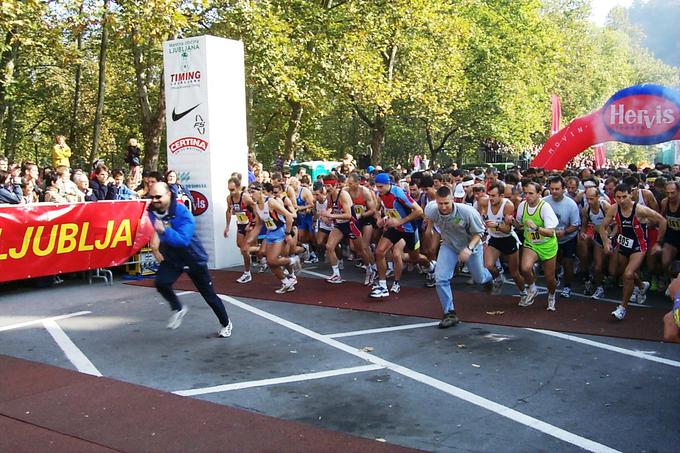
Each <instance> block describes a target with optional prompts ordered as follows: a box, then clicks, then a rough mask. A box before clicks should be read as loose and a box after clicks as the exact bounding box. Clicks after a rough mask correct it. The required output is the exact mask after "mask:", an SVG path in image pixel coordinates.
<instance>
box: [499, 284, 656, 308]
mask: <svg viewBox="0 0 680 453" xmlns="http://www.w3.org/2000/svg"><path fill="white" fill-rule="evenodd" d="M505 283H506V284H508V285H512V286H514V287H517V285H516V284H515V281H514V280H513V279H511V278H509V279H506V280H505ZM536 288H538V289H542V290H543V291H545V292H546V294H547V293H548V288H547V287H545V286H539V285H536ZM555 291H557V290H555ZM571 295H572V296H580V297H582V298H583V299H590V300H594V301H598V302H609V303H610V304H620V303H621V301H620V300H615V299H607V298H606V297H600V298H599V299H593V298H592V297H590V296H588V295H586V294H583V293H577V292H576V291H574V292H572V293H571ZM517 297H519V296H517ZM628 305H630V306H633V307H644V308H650V306H649V305H647V304H636V303H635V302H628Z"/></svg>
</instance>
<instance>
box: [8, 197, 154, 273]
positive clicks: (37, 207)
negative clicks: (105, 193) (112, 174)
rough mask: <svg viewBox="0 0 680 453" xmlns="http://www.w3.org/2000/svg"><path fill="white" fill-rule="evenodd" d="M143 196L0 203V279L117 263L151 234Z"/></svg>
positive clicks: (136, 249) (79, 269) (147, 239)
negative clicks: (121, 198) (55, 202)
mask: <svg viewBox="0 0 680 453" xmlns="http://www.w3.org/2000/svg"><path fill="white" fill-rule="evenodd" d="M146 206H147V205H146V202H145V201H98V202H96V203H70V204H34V205H19V206H16V205H15V206H10V205H1V206H0V269H1V271H0V282H3V281H11V280H20V279H24V278H32V277H39V276H44V275H54V274H61V273H65V272H77V271H83V270H88V269H96V268H99V267H111V266H118V265H120V264H123V263H125V261H127V259H128V258H129V257H130V256H132V255H134V254H135V253H137V252H138V251H139V249H141V248H142V247H144V245H145V244H147V243H148V242H149V240H150V238H151V236H152V235H153V226H152V225H151V222H150V221H149V216H148V214H147V212H146Z"/></svg>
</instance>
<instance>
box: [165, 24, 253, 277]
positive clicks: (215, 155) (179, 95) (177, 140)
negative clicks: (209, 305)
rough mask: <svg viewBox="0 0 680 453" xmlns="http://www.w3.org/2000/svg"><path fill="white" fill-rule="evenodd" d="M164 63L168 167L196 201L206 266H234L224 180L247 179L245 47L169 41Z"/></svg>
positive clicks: (237, 257) (236, 255)
mask: <svg viewBox="0 0 680 453" xmlns="http://www.w3.org/2000/svg"><path fill="white" fill-rule="evenodd" d="M163 63H164V71H165V74H164V78H165V79H164V80H165V98H166V105H167V107H166V114H165V116H166V124H167V133H168V136H167V143H168V149H167V152H168V168H169V169H172V170H175V171H176V172H177V175H178V179H179V181H180V183H181V184H182V185H184V186H185V187H186V188H187V189H189V190H191V194H192V195H193V197H194V201H195V206H194V207H193V214H194V216H195V217H196V230H197V232H198V235H199V237H200V238H201V241H202V242H203V245H204V246H205V248H206V250H207V252H208V254H209V255H210V262H209V263H208V265H209V267H210V268H212V269H215V268H220V267H226V266H232V265H236V264H239V263H240V262H241V254H240V252H239V250H238V249H237V248H236V245H235V241H234V240H232V237H233V235H235V234H236V231H235V225H232V230H231V232H230V233H229V234H230V238H229V239H230V240H225V239H224V237H223V232H224V227H225V215H224V212H225V210H226V197H227V180H228V179H229V177H230V175H231V173H232V172H239V173H240V174H241V175H242V176H243V178H247V159H248V144H247V138H246V111H245V105H246V100H245V69H244V61H243V44H242V43H241V42H240V41H232V40H228V39H223V38H217V37H214V36H198V37H195V38H186V39H178V40H174V41H167V42H165V43H164V45H163ZM246 180H247V179H246Z"/></svg>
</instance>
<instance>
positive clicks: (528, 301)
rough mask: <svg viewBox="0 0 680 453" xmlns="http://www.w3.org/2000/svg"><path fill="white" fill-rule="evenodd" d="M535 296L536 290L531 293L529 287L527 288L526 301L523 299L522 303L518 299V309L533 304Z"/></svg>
mask: <svg viewBox="0 0 680 453" xmlns="http://www.w3.org/2000/svg"><path fill="white" fill-rule="evenodd" d="M537 295H538V288H536V289H535V290H533V291H532V290H531V287H529V288H528V289H527V297H526V299H524V301H522V300H521V299H520V301H519V306H520V307H528V306H529V305H531V304H533V303H534V299H535V298H536V296H537Z"/></svg>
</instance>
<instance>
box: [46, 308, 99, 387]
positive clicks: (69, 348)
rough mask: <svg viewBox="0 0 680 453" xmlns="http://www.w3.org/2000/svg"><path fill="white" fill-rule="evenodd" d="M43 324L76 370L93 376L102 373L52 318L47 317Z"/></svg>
mask: <svg viewBox="0 0 680 453" xmlns="http://www.w3.org/2000/svg"><path fill="white" fill-rule="evenodd" d="M43 325H44V326H45V328H46V329H47V331H48V332H49V333H50V335H52V338H54V341H56V342H57V345H59V347H60V348H61V350H62V351H64V354H66V358H67V359H69V361H70V362H71V363H72V364H73V366H75V367H76V369H77V370H78V371H80V372H81V373H87V374H91V375H93V376H101V375H102V374H101V373H100V372H99V370H98V369H97V368H96V367H95V366H94V364H93V363H92V362H90V359H88V358H87V357H86V356H85V354H83V352H82V351H81V350H80V349H78V346H76V345H75V343H73V341H71V339H70V338H69V337H68V335H66V333H65V332H64V331H63V330H61V327H59V325H58V324H57V323H56V322H55V321H54V320H52V319H48V320H47V321H43Z"/></svg>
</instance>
